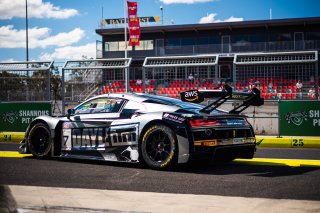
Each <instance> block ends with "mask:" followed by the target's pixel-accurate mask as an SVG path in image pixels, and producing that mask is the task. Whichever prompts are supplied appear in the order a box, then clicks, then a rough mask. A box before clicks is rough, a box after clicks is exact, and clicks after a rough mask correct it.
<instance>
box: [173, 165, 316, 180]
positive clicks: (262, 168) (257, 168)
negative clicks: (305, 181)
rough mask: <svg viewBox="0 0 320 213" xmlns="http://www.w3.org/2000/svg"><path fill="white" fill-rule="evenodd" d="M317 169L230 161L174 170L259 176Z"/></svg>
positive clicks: (185, 166) (180, 166)
mask: <svg viewBox="0 0 320 213" xmlns="http://www.w3.org/2000/svg"><path fill="white" fill-rule="evenodd" d="M319 169H320V168H319V167H312V166H303V167H300V166H299V167H298V166H297V167H292V166H288V165H286V164H282V163H272V164H269V165H258V164H257V165H254V164H246V163H238V162H233V161H232V162H227V163H222V162H220V163H214V162H209V163H208V162H190V163H188V164H185V165H179V166H178V167H177V168H176V170H175V172H182V173H193V174H207V175H232V174H249V175H250V176H259V177H281V176H293V175H301V174H305V173H308V172H312V171H315V170H319Z"/></svg>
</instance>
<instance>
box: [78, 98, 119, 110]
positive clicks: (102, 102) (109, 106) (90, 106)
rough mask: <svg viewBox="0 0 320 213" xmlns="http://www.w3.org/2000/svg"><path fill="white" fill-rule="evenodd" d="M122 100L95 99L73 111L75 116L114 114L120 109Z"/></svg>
mask: <svg viewBox="0 0 320 213" xmlns="http://www.w3.org/2000/svg"><path fill="white" fill-rule="evenodd" d="M123 102H124V100H122V99H114V98H97V99H93V100H90V101H87V102H85V103H83V104H82V105H80V106H78V107H77V108H76V109H75V114H93V113H110V112H112V113H115V112H118V111H119V110H120V109H121V106H122V105H123Z"/></svg>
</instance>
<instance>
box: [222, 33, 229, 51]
mask: <svg viewBox="0 0 320 213" xmlns="http://www.w3.org/2000/svg"><path fill="white" fill-rule="evenodd" d="M221 50H222V53H229V52H231V43H230V36H229V35H224V36H222V37H221Z"/></svg>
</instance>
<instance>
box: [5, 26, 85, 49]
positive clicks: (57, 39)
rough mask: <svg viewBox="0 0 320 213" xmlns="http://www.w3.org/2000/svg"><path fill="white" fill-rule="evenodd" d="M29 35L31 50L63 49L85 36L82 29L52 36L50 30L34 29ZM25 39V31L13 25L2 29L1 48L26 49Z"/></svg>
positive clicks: (45, 28) (29, 31)
mask: <svg viewBox="0 0 320 213" xmlns="http://www.w3.org/2000/svg"><path fill="white" fill-rule="evenodd" d="M28 34H29V36H28V38H29V48H39V47H40V48H46V47H48V46H59V47H62V46H66V45H71V44H74V43H77V42H78V41H80V40H81V39H82V38H84V36H85V32H84V30H82V29H80V28H75V29H74V30H72V31H70V32H61V33H58V34H57V35H53V36H50V29H49V28H47V27H44V28H37V27H34V28H31V29H29V30H28ZM25 38H26V31H25V30H17V29H14V28H13V25H7V26H2V27H0V48H25V46H26V42H25Z"/></svg>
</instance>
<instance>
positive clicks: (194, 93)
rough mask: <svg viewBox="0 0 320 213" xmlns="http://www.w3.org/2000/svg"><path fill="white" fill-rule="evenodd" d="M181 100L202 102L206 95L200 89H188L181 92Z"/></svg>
mask: <svg viewBox="0 0 320 213" xmlns="http://www.w3.org/2000/svg"><path fill="white" fill-rule="evenodd" d="M181 100H182V101H185V102H193V103H201V102H202V101H204V96H203V94H201V93H200V92H199V91H198V90H188V91H185V92H182V93H181Z"/></svg>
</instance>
